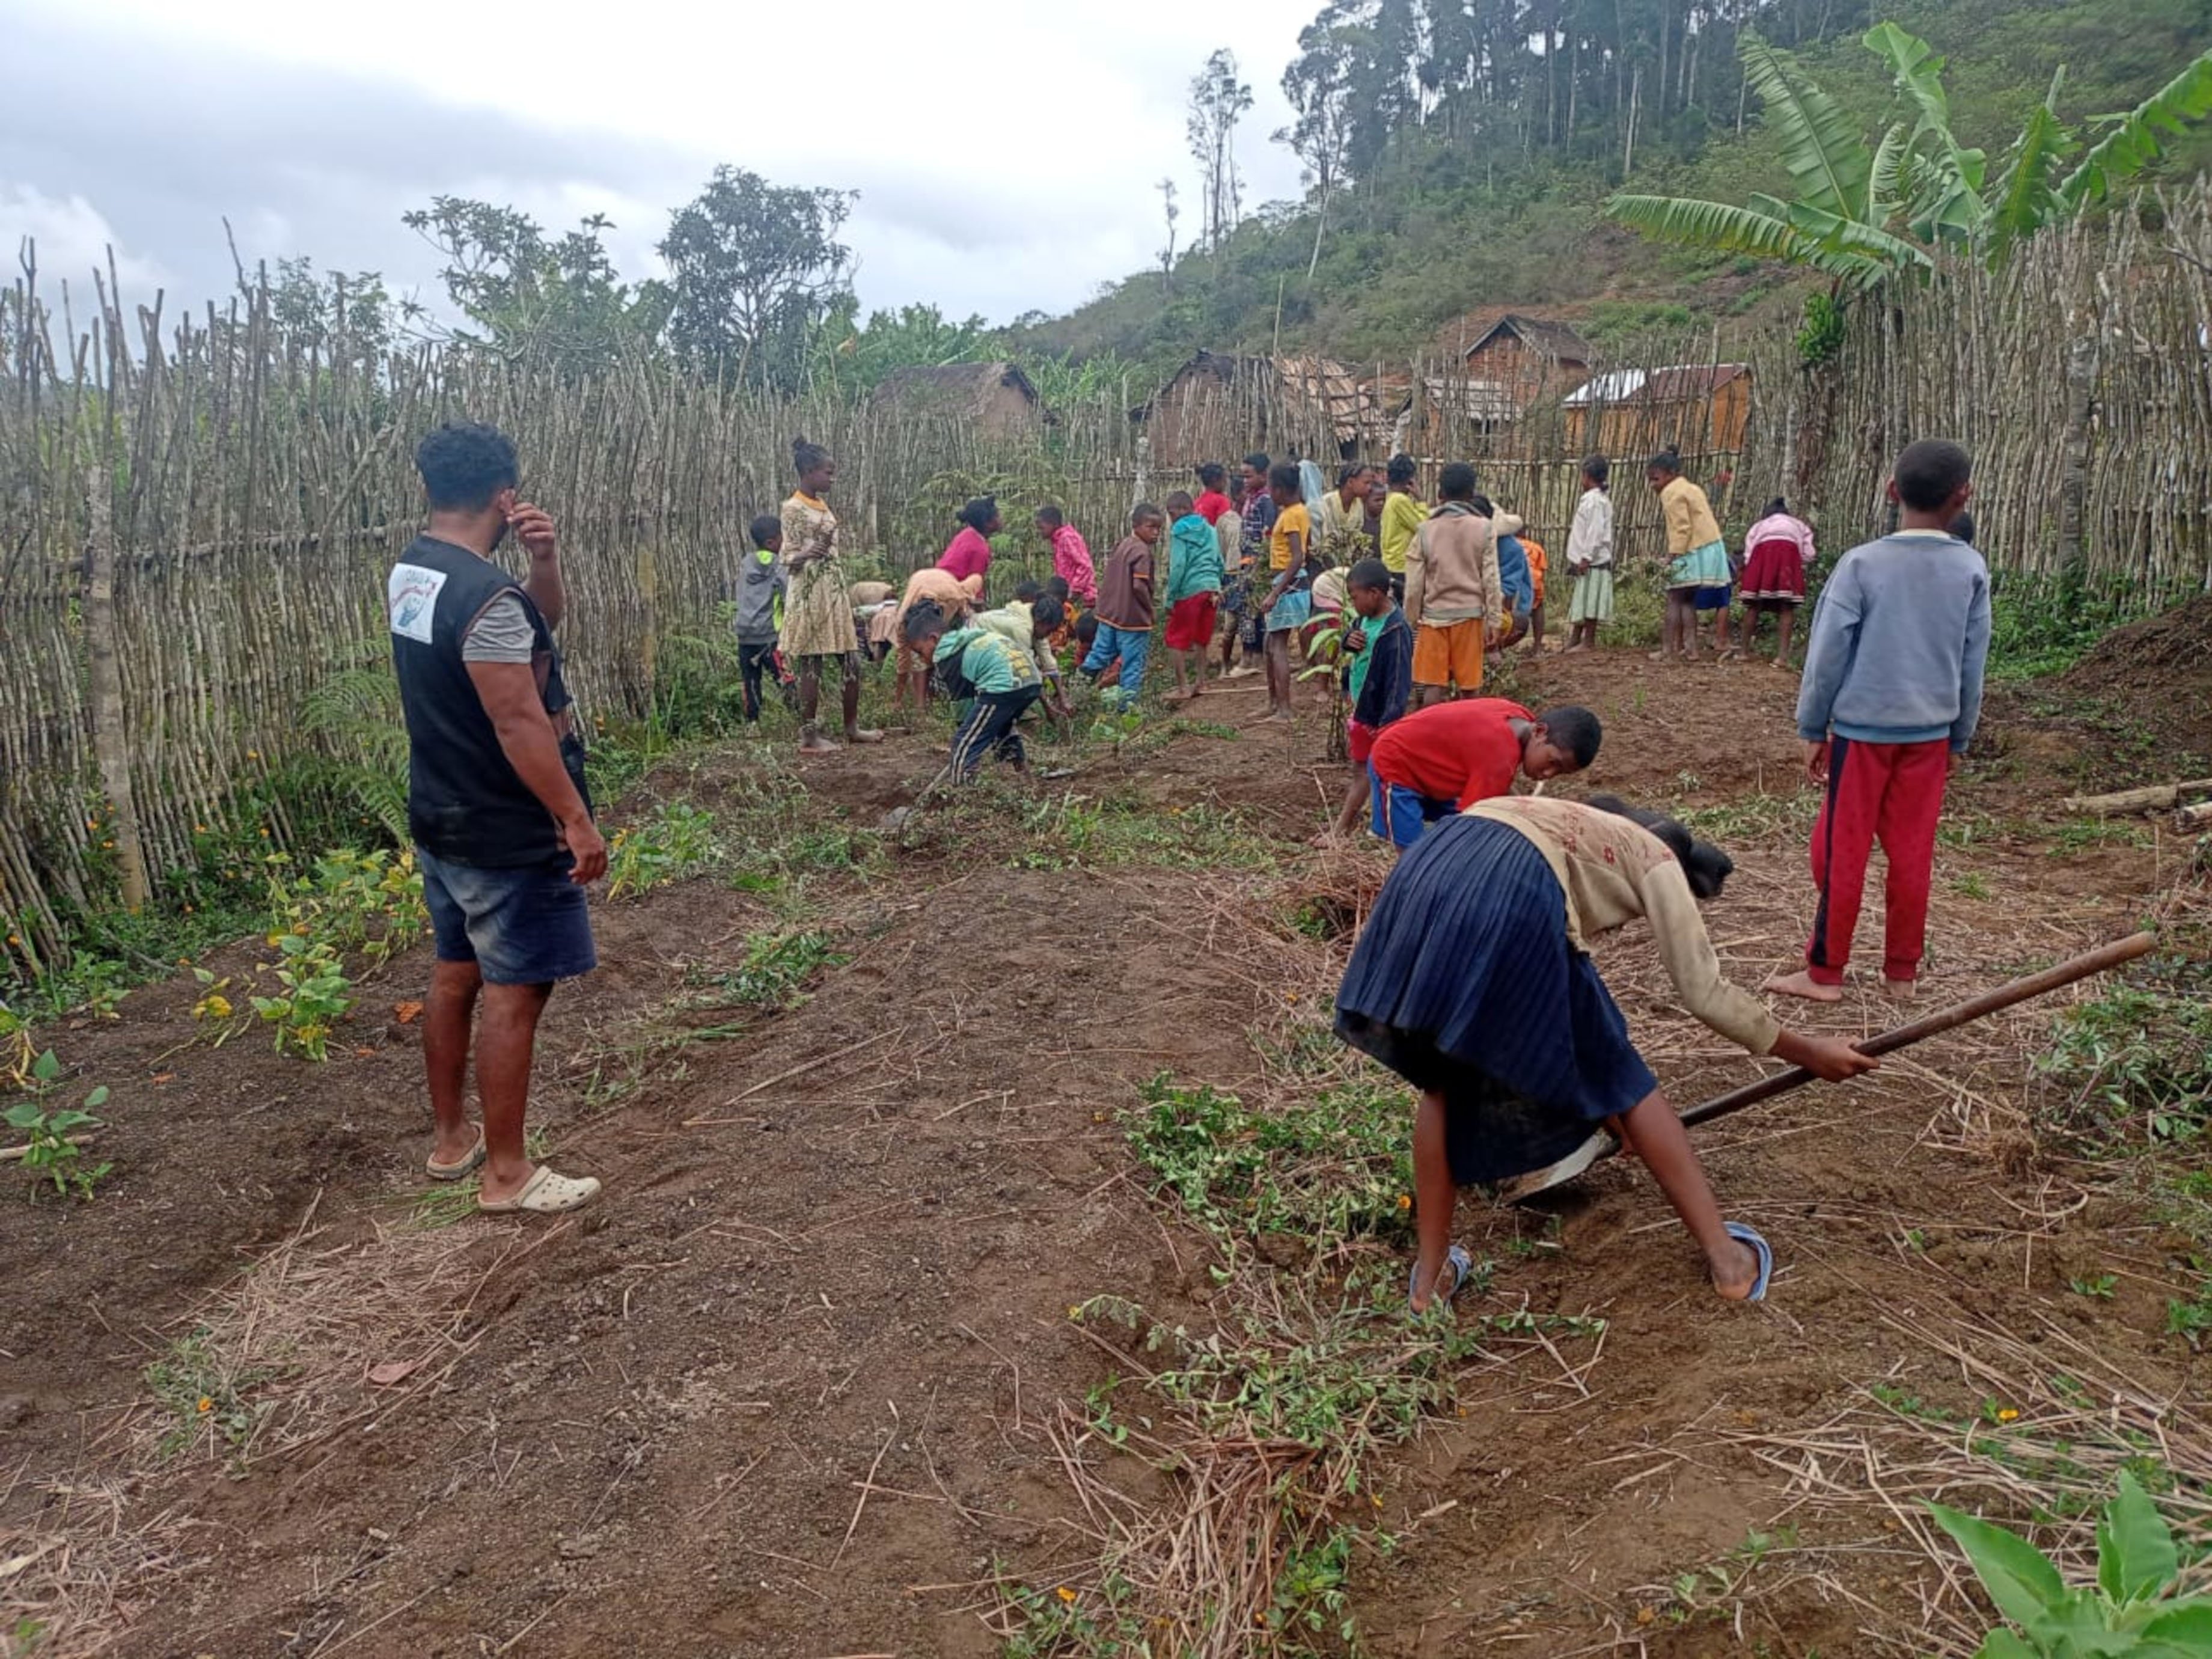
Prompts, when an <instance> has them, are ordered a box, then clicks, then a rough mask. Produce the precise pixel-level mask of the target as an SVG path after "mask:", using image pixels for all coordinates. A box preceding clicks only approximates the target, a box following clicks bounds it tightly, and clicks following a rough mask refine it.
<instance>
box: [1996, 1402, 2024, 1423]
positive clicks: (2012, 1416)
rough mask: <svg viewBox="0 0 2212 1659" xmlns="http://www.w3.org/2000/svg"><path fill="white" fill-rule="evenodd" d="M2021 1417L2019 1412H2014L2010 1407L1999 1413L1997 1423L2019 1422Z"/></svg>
mask: <svg viewBox="0 0 2212 1659" xmlns="http://www.w3.org/2000/svg"><path fill="white" fill-rule="evenodd" d="M2019 1417H2020V1413H2019V1412H2018V1411H2016V1410H2015V1409H2014V1408H2013V1407H2010V1406H2007V1407H2005V1408H2004V1409H2003V1410H2002V1411H2001V1412H1999V1413H1997V1421H1998V1422H2000V1423H2011V1422H2015V1421H2016V1420H2018V1419H2019Z"/></svg>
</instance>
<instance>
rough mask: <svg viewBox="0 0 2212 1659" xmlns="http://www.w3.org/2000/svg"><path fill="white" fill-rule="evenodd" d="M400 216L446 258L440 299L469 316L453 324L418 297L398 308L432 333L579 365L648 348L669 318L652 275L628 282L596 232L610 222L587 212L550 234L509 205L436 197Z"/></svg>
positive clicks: (599, 362)
mask: <svg viewBox="0 0 2212 1659" xmlns="http://www.w3.org/2000/svg"><path fill="white" fill-rule="evenodd" d="M400 222H401V223H403V224H404V225H405V226H406V227H407V228H409V229H410V230H412V231H413V232H415V234H416V235H418V236H420V237H422V239H423V240H425V241H427V242H428V243H429V244H430V246H433V247H435V248H436V249H437V250H438V252H440V253H441V254H442V255H443V256H444V257H445V260H446V264H445V266H444V268H443V269H442V270H441V271H440V272H439V278H440V280H441V282H443V283H444V284H445V288H446V294H447V298H448V299H449V300H450V301H452V302H453V307H454V308H455V309H456V310H458V311H459V313H461V315H462V316H463V317H464V318H465V319H467V324H468V325H467V326H465V327H463V326H455V325H449V324H447V323H444V322H442V321H441V320H440V319H437V318H435V317H434V316H433V315H432V314H431V313H430V312H429V311H428V309H427V308H426V307H422V305H420V304H417V303H416V302H415V301H403V302H402V304H401V306H400V312H401V314H402V315H403V316H404V317H405V318H406V319H407V320H408V321H409V322H410V323H411V324H413V325H416V327H418V328H421V329H423V330H425V331H428V332H430V333H432V334H434V335H439V336H443V337H450V338H453V339H458V340H464V341H471V342H474V343H478V344H482V345H486V346H489V347H492V348H494V349H497V350H500V351H501V352H504V353H506V354H507V355H509V356H523V355H526V354H532V353H543V354H547V355H550V356H552V357H554V358H555V359H556V361H558V362H561V363H562V365H563V366H564V367H566V368H571V369H575V370H583V369H587V368H593V367H597V366H599V365H602V364H604V363H605V362H610V361H611V360H612V359H613V358H615V357H617V356H621V355H623V353H625V352H628V351H631V350H635V349H638V348H640V347H641V346H650V345H651V344H652V343H653V341H654V340H655V339H656V338H657V337H658V336H659V331H660V326H661V324H662V323H663V322H664V321H665V319H666V316H667V295H666V291H665V289H663V288H662V287H661V286H660V285H659V283H639V284H638V285H636V286H635V287H631V286H629V285H626V284H625V283H623V282H622V280H621V279H620V278H619V277H618V276H617V275H616V272H615V268H614V262H613V261H612V260H611V258H609V257H608V255H607V250H606V245H605V242H604V241H602V240H600V239H601V238H602V237H603V236H604V235H605V233H606V232H608V231H610V230H611V229H613V228H614V224H613V222H612V221H611V220H609V219H607V218H606V217H605V216H603V215H599V214H593V215H592V216H590V217H588V218H586V219H585V220H584V221H583V222H581V223H580V224H579V225H578V227H577V228H575V229H574V230H572V231H570V232H568V234H565V235H563V236H561V237H558V238H556V239H554V240H548V239H547V237H546V235H545V233H544V230H543V229H542V228H539V226H538V222H537V221H536V220H534V219H532V217H531V216H529V215H528V214H526V213H523V212H520V211H518V210H516V209H514V208H512V207H500V206H495V205H494V204H491V203H489V202H478V201H473V200H471V199H470V198H468V197H460V196H438V197H432V198H431V202H430V205H429V206H428V207H427V208H417V209H416V210H414V211H412V212H410V213H406V214H403V215H402V216H400Z"/></svg>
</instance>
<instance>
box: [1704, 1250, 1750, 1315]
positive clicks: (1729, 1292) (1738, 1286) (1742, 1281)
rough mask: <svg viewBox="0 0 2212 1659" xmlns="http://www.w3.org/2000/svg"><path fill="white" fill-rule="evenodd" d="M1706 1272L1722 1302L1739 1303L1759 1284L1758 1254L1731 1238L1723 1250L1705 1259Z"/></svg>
mask: <svg viewBox="0 0 2212 1659" xmlns="http://www.w3.org/2000/svg"><path fill="white" fill-rule="evenodd" d="M1706 1270H1707V1271H1708V1272H1709V1273H1711V1274H1712V1279H1713V1288H1714V1289H1715V1290H1716V1291H1719V1292H1720V1294H1721V1298H1722V1300H1723V1301H1726V1302H1741V1301H1742V1300H1743V1299H1744V1298H1745V1297H1748V1296H1749V1295H1750V1294H1751V1291H1752V1287H1753V1285H1757V1284H1758V1283H1759V1253H1758V1252H1757V1251H1756V1250H1754V1249H1752V1248H1751V1246H1750V1245H1748V1244H1741V1243H1737V1242H1736V1241H1735V1239H1733V1238H1731V1239H1730V1240H1729V1242H1728V1248H1727V1249H1725V1250H1723V1251H1722V1252H1721V1253H1719V1254H1718V1255H1714V1256H1711V1257H1709V1258H1708V1259H1707V1261H1706Z"/></svg>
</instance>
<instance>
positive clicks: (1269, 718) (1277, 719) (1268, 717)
mask: <svg viewBox="0 0 2212 1659" xmlns="http://www.w3.org/2000/svg"><path fill="white" fill-rule="evenodd" d="M1292 718H1294V717H1293V716H1292V714H1291V711H1290V710H1289V709H1287V708H1270V709H1269V710H1268V711H1267V713H1266V714H1262V715H1261V716H1260V718H1259V719H1258V720H1255V721H1253V724H1254V725H1255V726H1279V725H1281V724H1282V723H1283V722H1284V721H1285V720H1291V719H1292Z"/></svg>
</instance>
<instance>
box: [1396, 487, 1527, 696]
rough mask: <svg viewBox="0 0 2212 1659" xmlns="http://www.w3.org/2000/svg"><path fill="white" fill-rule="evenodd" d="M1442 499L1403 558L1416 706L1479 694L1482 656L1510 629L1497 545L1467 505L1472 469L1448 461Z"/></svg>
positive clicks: (1491, 529) (1485, 522) (1470, 502)
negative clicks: (1486, 649) (1411, 627)
mask: <svg viewBox="0 0 2212 1659" xmlns="http://www.w3.org/2000/svg"><path fill="white" fill-rule="evenodd" d="M1437 494H1438V495H1439V497H1440V498H1441V500H1440V503H1439V505H1438V506H1437V510H1436V511H1435V512H1434V513H1431V515H1430V517H1429V519H1428V520H1427V522H1425V524H1423V525H1422V526H1421V528H1420V532H1419V534H1417V535H1416V536H1415V537H1414V538H1413V546H1412V547H1411V548H1409V549H1407V553H1406V619H1407V621H1408V622H1410V623H1413V696H1414V698H1415V700H1416V701H1417V702H1419V703H1421V704H1422V705H1423V706H1426V705H1427V704H1430V703H1433V702H1444V701H1446V700H1447V699H1449V698H1451V697H1455V696H1459V697H1472V696H1475V695H1476V694H1477V693H1479V692H1480V690H1482V653H1483V647H1484V646H1485V645H1486V644H1495V643H1496V642H1497V641H1498V640H1499V639H1500V638H1502V637H1503V636H1504V631H1505V629H1508V628H1510V626H1511V625H1512V615H1511V612H1510V609H1509V607H1508V605H1507V601H1506V599H1505V591H1504V584H1503V582H1502V581H1501V580H1499V578H1498V538H1497V536H1496V533H1495V526H1493V525H1492V523H1491V520H1490V519H1489V518H1488V517H1487V516H1486V514H1484V513H1481V512H1480V511H1479V510H1478V509H1477V508H1476V507H1475V505H1474V468H1473V467H1471V466H1469V465H1468V464H1467V463H1466V462H1464V461H1454V462H1453V463H1452V464H1451V465H1449V466H1448V467H1446V468H1445V469H1444V470H1443V477H1441V478H1440V479H1439V480H1438V489H1437Z"/></svg>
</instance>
